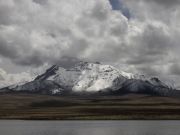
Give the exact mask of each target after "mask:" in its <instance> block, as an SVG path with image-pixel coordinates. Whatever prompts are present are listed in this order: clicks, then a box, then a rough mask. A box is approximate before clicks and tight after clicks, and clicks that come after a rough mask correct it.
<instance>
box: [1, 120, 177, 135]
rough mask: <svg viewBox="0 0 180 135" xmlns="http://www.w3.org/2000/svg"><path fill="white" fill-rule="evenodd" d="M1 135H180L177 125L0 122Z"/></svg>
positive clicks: (103, 122) (136, 122)
mask: <svg viewBox="0 0 180 135" xmlns="http://www.w3.org/2000/svg"><path fill="white" fill-rule="evenodd" d="M0 135H180V121H7V120H5V121H3V120H2V121H0Z"/></svg>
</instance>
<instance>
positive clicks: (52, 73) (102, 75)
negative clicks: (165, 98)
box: [8, 62, 168, 94]
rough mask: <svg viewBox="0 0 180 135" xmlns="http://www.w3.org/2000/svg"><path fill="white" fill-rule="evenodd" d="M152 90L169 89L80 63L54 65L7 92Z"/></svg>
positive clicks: (139, 77)
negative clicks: (72, 65) (65, 65)
mask: <svg viewBox="0 0 180 135" xmlns="http://www.w3.org/2000/svg"><path fill="white" fill-rule="evenodd" d="M154 87H158V88H159V87H163V88H165V87H166V88H168V86H167V85H165V84H164V83H163V82H161V81H160V80H159V79H158V78H148V77H145V76H143V75H134V74H131V73H126V72H123V71H121V70H119V69H117V68H115V67H113V66H110V65H103V64H100V63H89V62H80V63H78V64H76V65H75V66H74V67H72V68H69V69H65V68H62V67H60V66H58V65H54V66H52V67H51V68H49V69H47V70H46V72H45V73H44V74H42V75H39V76H38V77H36V78H35V80H33V81H31V82H28V83H23V84H18V85H14V86H10V87H8V89H10V90H14V91H32V92H40V91H41V92H44V93H51V94H60V93H62V92H65V91H72V92H99V91H104V92H106V91H108V90H111V91H118V90H120V89H128V90H129V91H133V92H137V91H138V90H139V89H149V88H154Z"/></svg>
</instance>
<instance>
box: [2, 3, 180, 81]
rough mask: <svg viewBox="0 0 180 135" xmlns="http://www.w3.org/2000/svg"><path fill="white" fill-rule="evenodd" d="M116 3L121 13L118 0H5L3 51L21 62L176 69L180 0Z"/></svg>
mask: <svg viewBox="0 0 180 135" xmlns="http://www.w3.org/2000/svg"><path fill="white" fill-rule="evenodd" d="M114 2H117V3H119V4H120V5H119V6H117V7H119V9H120V10H121V12H120V11H119V10H117V7H116V10H113V9H114V8H115V5H113V4H112V3H113V0H111V1H109V0H98V1H97V0H90V1H85V0H53V1H51V0H44V1H41V0H28V1H24V0H18V1H15V0H6V1H3V0H0V55H1V56H2V57H4V58H6V59H9V60H10V61H11V62H13V63H15V64H18V65H21V66H27V65H28V66H32V67H39V66H40V67H41V66H42V65H44V64H46V63H48V65H51V64H56V63H58V64H60V65H63V66H64V67H68V66H71V64H69V63H71V62H72V63H74V62H76V61H79V60H89V61H102V62H105V63H114V64H116V65H117V64H118V65H120V67H121V68H122V70H126V71H129V72H133V73H135V72H138V73H143V74H148V75H157V76H164V75H167V78H168V75H170V74H172V73H175V72H174V71H176V70H177V69H178V68H177V67H176V70H175V69H173V68H172V65H176V63H177V61H178V58H179V57H180V55H179V51H180V47H179V42H180V39H179V35H180V25H179V22H180V19H179V18H180V10H179V8H180V3H179V0H171V1H170V0H151V1H149V0H137V1H132V0H117V1H116V0H114ZM111 4H112V5H111ZM125 10H127V12H128V14H129V17H128V16H127V15H126V14H125V13H127V12H126V11H125ZM70 61H71V62H70ZM121 65H122V66H121ZM172 71H173V72H172ZM1 78H2V77H1Z"/></svg>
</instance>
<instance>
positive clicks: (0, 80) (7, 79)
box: [0, 68, 32, 88]
mask: <svg viewBox="0 0 180 135" xmlns="http://www.w3.org/2000/svg"><path fill="white" fill-rule="evenodd" d="M31 80H32V76H31V75H30V74H29V73H26V72H22V73H17V74H8V73H7V72H6V71H4V70H3V69H1V68H0V88H3V87H6V86H9V85H13V84H16V83H19V82H26V81H31Z"/></svg>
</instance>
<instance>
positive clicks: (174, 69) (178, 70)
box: [170, 63, 180, 76]
mask: <svg viewBox="0 0 180 135" xmlns="http://www.w3.org/2000/svg"><path fill="white" fill-rule="evenodd" d="M170 74H172V75H176V76H179V75H180V65H179V64H178V63H174V64H172V65H171V66H170Z"/></svg>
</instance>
